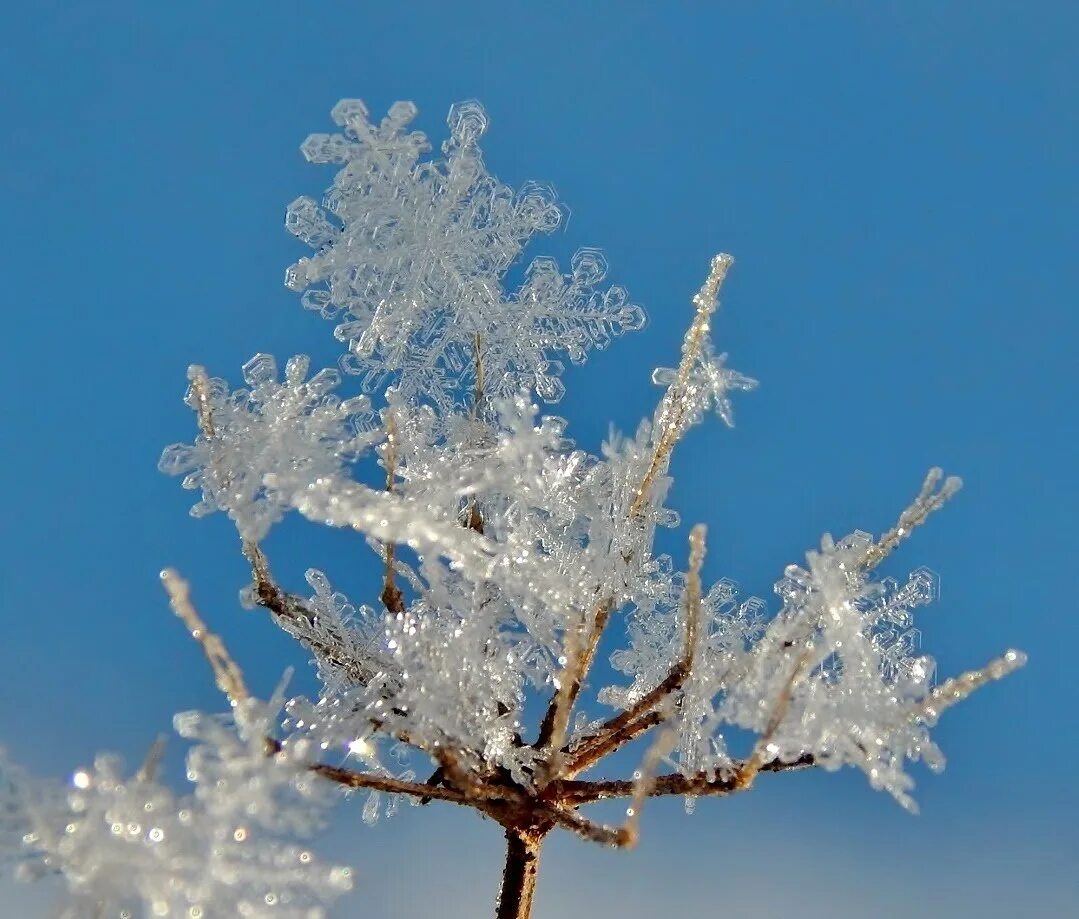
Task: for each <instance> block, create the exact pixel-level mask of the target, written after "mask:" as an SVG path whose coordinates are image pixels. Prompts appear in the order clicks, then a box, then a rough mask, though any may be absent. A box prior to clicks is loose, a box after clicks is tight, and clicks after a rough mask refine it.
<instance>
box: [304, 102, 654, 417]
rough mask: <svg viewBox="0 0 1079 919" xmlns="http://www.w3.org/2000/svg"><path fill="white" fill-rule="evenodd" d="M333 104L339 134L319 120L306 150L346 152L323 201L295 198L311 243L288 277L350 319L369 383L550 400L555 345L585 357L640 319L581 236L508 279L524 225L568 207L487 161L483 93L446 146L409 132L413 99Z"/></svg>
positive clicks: (552, 221)
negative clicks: (566, 267)
mask: <svg viewBox="0 0 1079 919" xmlns="http://www.w3.org/2000/svg"><path fill="white" fill-rule="evenodd" d="M331 114H332V117H333V119H334V121H335V122H337V124H339V125H341V126H342V127H343V128H344V132H343V134H312V135H311V136H310V137H309V138H308V139H307V140H306V141H305V142H304V144H303V146H302V148H301V149H302V150H303V153H304V155H305V156H306V157H307V159H308V160H309V161H311V162H315V163H343V164H344V166H343V168H342V169H341V170H340V172H338V173H337V175H336V177H335V178H334V181H333V185H332V187H331V188H330V189H329V191H328V192H327V193H326V195H325V197H324V198H323V201H322V204H321V205H319V204H318V203H317V202H316V201H314V200H313V199H311V198H308V197H301V198H297V199H296V200H295V201H294V202H293V203H292V204H291V205H289V208H288V212H287V217H286V221H285V224H286V226H287V227H288V229H289V230H290V231H291V232H292V233H294V234H295V235H296V236H298V237H299V238H300V239H302V240H304V241H305V242H306V243H308V244H309V245H310V246H311V247H312V248H314V249H315V250H316V252H315V254H314V255H313V256H311V257H308V258H302V259H300V260H299V261H298V262H297V263H296V264H294V265H293V266H291V267H290V268H289V269H288V271H287V273H286V284H287V285H288V286H289V287H290V288H292V289H293V290H298V291H299V290H303V291H305V293H304V296H303V303H304V305H305V306H306V307H307V308H308V309H312V310H317V311H318V312H320V313H321V314H322V315H323V316H325V317H327V318H335V317H336V318H339V319H341V320H342V321H340V324H339V325H338V326H337V329H336V332H335V334H336V336H337V338H338V339H340V340H341V341H343V342H347V343H348V348H349V354H348V355H346V356H344V357H343V358H342V361H341V365H342V367H343V369H345V370H346V371H347V372H350V373H354V374H358V375H360V376H361V377H362V385H363V388H364V389H365V391H367V392H374V391H375V390H377V389H379V388H380V387H384V386H385V385H386V383H388V382H396V383H397V385H398V386H399V387H400V389H401V391H402V394H403V395H405V396H406V397H407V396H416V397H421V396H422V397H424V398H426V399H428V400H431V401H432V402H434V403H435V404H436V405H438V406H439V407H441V408H449V407H450V406H452V405H453V404H454V403H455V402H457V403H459V402H460V401H461V399H462V397H471V396H472V394H473V393H478V394H480V395H482V396H488V397H490V396H501V395H514V394H516V393H517V392H519V391H520V390H521V389H531V390H534V391H535V392H536V393H537V394H538V395H539V396H540V397H541V398H542V399H544V400H546V401H548V402H555V401H557V400H558V399H559V398H561V396H562V393H563V391H564V387H563V385H562V381H561V380H560V379H559V375H560V374H561V372H562V369H563V366H562V363H561V362H560V360H559V358H560V357H562V356H563V355H567V356H568V357H569V358H570V360H571V361H574V362H581V361H583V360H584V359H585V357H586V355H587V353H588V351H589V350H590V349H591V348H603V347H605V346H606V345H607V344H608V343H609V342H610V340H611V338H612V337H613V336H616V335H619V334H621V333H622V332H624V331H627V330H631V329H639V328H641V327H642V326H643V325H644V321H645V316H644V312H643V310H642V309H641V308H640V307H639V306H636V305H634V304H632V303H630V302H629V300H628V297H627V294H626V291H625V290H624V289H623V288H621V287H611V288H608V289H606V290H600V289H599V288H598V287H597V285H598V284H599V283H600V282H601V281H602V280H603V278H604V276H605V275H606V273H607V266H606V263H605V262H604V259H603V257H602V255H601V254H600V253H599V252H598V251H596V250H592V249H582V250H580V251H579V252H578V253H577V254H576V255H575V256H574V257H573V259H572V262H571V265H570V272H569V273H568V274H565V273H563V272H562V271H561V270H560V269H559V267H558V265H557V263H556V262H555V261H554V260H553V259H550V258H537V259H535V260H534V261H533V262H532V263H531V264H530V265H529V266H528V268H527V270H526V272H525V279H524V282H523V283H522V284H521V285H520V286H519V287H518V288H517V289H516V290H514V291H512V292H509V291H507V290H506V288H505V282H506V274H507V272H508V271H509V270H510V268H511V266H513V264H514V263H515V262H516V261H517V259H518V257H519V256H520V254H521V251H522V250H523V248H524V246H525V245H526V244H527V243H528V241H529V239H530V238H531V237H532V236H533V235H534V234H536V233H549V232H551V231H553V230H554V229H556V228H557V227H558V226H559V224H560V223H561V221H562V216H563V215H562V211H561V209H560V208H559V206H558V204H557V203H556V202H555V198H554V193H553V192H552V191H551V190H550V189H549V188H546V187H544V186H541V185H536V184H533V183H530V184H527V185H525V186H524V187H522V188H521V189H520V190H519V191H514V190H513V189H511V188H510V187H508V186H507V185H504V184H502V183H501V182H499V181H498V179H496V178H495V177H494V176H492V175H490V174H489V173H488V172H487V170H486V167H485V165H484V162H483V157H482V154H481V151H480V149H479V145H478V142H479V139H480V137H481V135H482V134H483V133H484V131H486V129H487V115H486V113H485V112H484V110H483V108H482V107H481V106H480V105H479V103H477V102H462V103H459V104H457V105H454V106H453V107H452V108H451V109H450V114H449V127H450V139H449V140H447V141H446V142H445V143H444V144H443V145H442V152H443V154H444V158H443V159H438V160H421V156H422V154H424V153H426V152H427V151H429V150H430V144H429V143H428V142H427V138H426V137H425V136H424V135H423V134H422V133H420V132H417V131H413V132H408V131H407V127H408V125H409V123H410V122H411V121H412V119H413V118H414V117H415V115H416V107H415V106H414V105H413V104H412V103H406V102H398V103H396V104H394V105H393V106H392V107H391V108H390V111H389V114H388V115H387V116H386V117H385V118H384V119H382V122H381V123H380V124H379V125H378V126H375V125H373V124H371V123H370V122H369V121H368V118H367V109H366V108H365V106H364V104H363V103H362V102H360V101H359V100H356V99H344V100H342V101H341V102H339V103H338V104H337V105H336V106H335V107H334V109H333V112H332V113H331ZM478 368H480V369H479V373H477V369H478Z"/></svg>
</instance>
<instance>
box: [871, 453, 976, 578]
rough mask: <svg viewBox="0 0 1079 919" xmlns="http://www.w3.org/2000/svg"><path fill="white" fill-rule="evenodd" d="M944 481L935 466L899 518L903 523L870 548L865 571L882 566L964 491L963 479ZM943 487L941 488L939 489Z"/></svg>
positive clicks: (940, 470) (952, 476) (900, 522)
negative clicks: (888, 557) (897, 548)
mask: <svg viewBox="0 0 1079 919" xmlns="http://www.w3.org/2000/svg"><path fill="white" fill-rule="evenodd" d="M941 479H944V470H942V469H941V468H940V467H939V466H934V467H933V468H932V469H930V470H929V472H928V473H927V474H926V477H925V481H924V482H923V483H922V487H921V490H920V491H919V492H918V494H917V496H916V497H915V499H914V500H913V501H912V502H911V503H910V504H909V505H908V506H907V507H906V508H905V509H904V510H903V513H901V514H900V515H899V520H898V522H897V523H896V524H895V526H893V527H892V528H891V529H890V530H889V531H888V532H887V533H885V534H884V535H883V536H881V538H880V539H879V540H877V542H876V543H875V544H874V545H872V546H870V547H869V549H868V550H867V551H866V553H865V555H864V556H863V559H862V564H863V566H864V567H865V568H867V569H868V568H874V567H876V566H877V565H879V564H880V563H881V561H883V560H884V558H886V557H887V556H888V555H889V554H890V553H891V552H892V551H893V550H894V549H895V547H896V546H898V545H899V544H900V543H901V542H902V541H903V540H904V539H907V538H908V537H909V536H910V535H911V533H913V532H914V529H915V528H916V527H920V526H921V525H922V524H923V523H925V522H926V520H928V519H929V516H930V514H932V513H933V512H934V511H938V510H940V509H941V508H942V507H943V506H944V505H945V504H946V503H947V501H948V499H949V498H951V497H952V496H953V495H954V494H955V493H956V492H958V491H959V489H960V488H962V487H963V480H962V479H961V478H959V476H956V475H950V476H948V478H946V479H944V480H943V483H942V482H941ZM938 485H940V488H939V489H938V488H937V486H938Z"/></svg>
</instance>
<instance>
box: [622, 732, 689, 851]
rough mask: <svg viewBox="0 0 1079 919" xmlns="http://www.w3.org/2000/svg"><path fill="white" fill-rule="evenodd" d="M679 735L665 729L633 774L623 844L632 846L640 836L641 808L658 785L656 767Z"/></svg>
mask: <svg viewBox="0 0 1079 919" xmlns="http://www.w3.org/2000/svg"><path fill="white" fill-rule="evenodd" d="M677 741H678V735H677V734H676V733H675V732H674V731H672V730H671V729H670V728H666V729H665V730H663V731H662V732H661V733H660V734H659V736H658V737H657V738H656V739H655V741H654V742H653V743H652V746H651V748H650V749H649V750H648V753H647V754H646V755H645V757H644V761H643V762H642V763H641V766H640V768H639V769H638V770H637V771H636V772H635V773H634V775H633V795H632V800H631V801H630V805H629V807H628V808H626V823H625V826H624V827H623V840H624V841H623V843H622V844H623V845H624V846H627V847H632V846H635V845H636V844H637V839H638V838H639V836H640V825H641V810H642V809H643V808H644V801H645V798H647V797H649V796H650V795H651V793H652V790H653V789H654V788H655V786H656V768H657V767H658V766H659V762H660V760H661V759H662V758H663V757H664V756H666V755H667V754H668V753H670V752H671V750H673V749H674V746H675V744H676V743H677Z"/></svg>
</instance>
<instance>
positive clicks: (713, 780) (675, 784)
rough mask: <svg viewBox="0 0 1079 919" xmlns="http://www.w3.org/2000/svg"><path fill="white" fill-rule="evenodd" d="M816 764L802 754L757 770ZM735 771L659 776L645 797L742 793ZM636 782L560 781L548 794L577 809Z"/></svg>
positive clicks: (620, 793)
mask: <svg viewBox="0 0 1079 919" xmlns="http://www.w3.org/2000/svg"><path fill="white" fill-rule="evenodd" d="M815 764H816V763H815V761H814V759H813V757H812V756H810V755H808V754H806V755H803V756H800V757H798V758H797V759H795V760H791V761H790V762H783V761H781V760H770V761H768V762H766V763H763V764H762V765H761V766H760V768H759V769H758V770H757V772H758V773H762V772H794V771H797V770H799V769H808V768H809V767H811V766H814V765H815ZM737 772H738V769H735V770H734V771H733V772H730V773H728V774H727V775H726V776H725V777H717V776H715V775H711V774H708V773H704V772H701V773H698V774H696V775H692V776H684V775H679V774H677V773H675V774H672V775H661V776H659V777H658V778H656V779H655V780H654V781H653V782H652V784H651V787H650V788H649V790H648V795H647V797H650V798H656V797H662V796H665V795H690V796H691V797H707V796H712V797H716V796H722V795H729V794H733V793H734V792H736V791H741V790H743V787H742V786H741V785H739V784H738V779H737ZM635 785H636V783H635V782H634V781H630V780H626V779H605V780H598V781H583V780H581V779H561V780H558V781H556V782H553V783H552V784H551V786H550V788H549V789H548V791H549V792H550V793H551V794H552V795H554V796H555V797H556V798H557V800H559V801H561V802H562V803H563V804H564V805H569V806H574V807H579V806H580V805H583V804H592V803H594V802H596V801H607V800H610V799H612V798H629V797H632V796H633V794H634V789H635Z"/></svg>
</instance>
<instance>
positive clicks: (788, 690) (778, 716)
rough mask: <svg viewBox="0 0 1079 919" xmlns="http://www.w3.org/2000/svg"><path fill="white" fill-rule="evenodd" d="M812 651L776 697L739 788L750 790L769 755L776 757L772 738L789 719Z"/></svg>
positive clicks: (738, 776)
mask: <svg viewBox="0 0 1079 919" xmlns="http://www.w3.org/2000/svg"><path fill="white" fill-rule="evenodd" d="M810 657H811V655H810V651H809V649H808V648H807V649H805V650H803V651H802V653H801V654H800V655H798V659H797V660H796V661H795V663H794V669H793V670H792V671H791V673H790V676H788V677H787V680H786V682H785V683H784V684H783V689H782V690H781V691H780V693H779V695H778V696H777V697H776V703H775V707H774V708H773V709H772V714H771V717H770V718H769V719H768V723H767V724H766V725H765V727H764V731H763V732H762V733H761V735H760V736H759V737H758V738H757V742H756V743H755V744H754V745H753V752H752V753H751V754H750V756H749V759H747V760H746V761H745V762H744V763H743V764H742V767H741V768H740V769H739V770H738V773H737V774H736V776H735V781H736V782H737V783H738V787H739V788H745V789H748V788H749V787H750V786H751V785H752V784H753V780H754V779H755V778H756V777H757V773H758V772H760V771H761V767H762V766H763V765H764V763H765V762H766V759H765V757H766V756H767V755H768V754H772V756H773V757H774V755H775V753H776V752H777V751H776V750H773V749H770V747H771V744H772V738H773V737H775V734H776V731H778V730H779V726H780V725H781V724H783V719H784V718H786V717H787V711H788V710H789V709H790V705H791V702H792V701H793V698H794V688H795V686H797V685H798V681H799V680H800V679H801V678H802V674H803V673H805V669H806V665H807V664H808V663H809V660H810Z"/></svg>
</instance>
